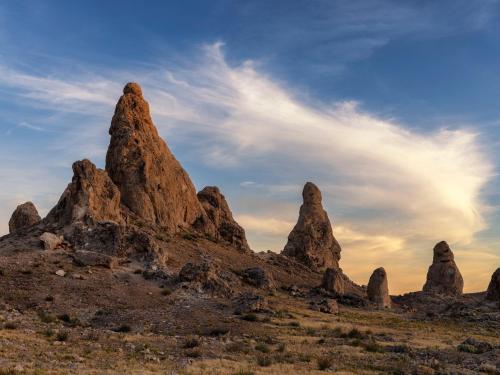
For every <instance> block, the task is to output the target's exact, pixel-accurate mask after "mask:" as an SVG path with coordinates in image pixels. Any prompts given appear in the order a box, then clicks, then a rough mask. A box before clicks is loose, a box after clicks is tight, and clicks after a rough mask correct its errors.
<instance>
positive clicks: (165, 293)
mask: <svg viewBox="0 0 500 375" xmlns="http://www.w3.org/2000/svg"><path fill="white" fill-rule="evenodd" d="M171 294H172V289H170V288H163V289H162V291H161V295H162V296H169V295H171Z"/></svg>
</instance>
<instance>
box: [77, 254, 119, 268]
mask: <svg viewBox="0 0 500 375" xmlns="http://www.w3.org/2000/svg"><path fill="white" fill-rule="evenodd" d="M71 257H72V258H73V262H74V263H75V264H76V265H77V266H79V267H87V266H98V267H105V268H109V269H112V268H114V267H115V266H116V265H117V264H118V263H117V259H116V258H115V257H112V256H109V255H106V254H102V253H97V252H95V251H86V250H77V251H75V252H74V253H73V254H72V255H71Z"/></svg>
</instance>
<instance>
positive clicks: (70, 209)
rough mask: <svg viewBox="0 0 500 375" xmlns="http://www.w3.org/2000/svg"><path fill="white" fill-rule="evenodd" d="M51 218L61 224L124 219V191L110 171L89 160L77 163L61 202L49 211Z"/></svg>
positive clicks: (88, 223)
mask: <svg viewBox="0 0 500 375" xmlns="http://www.w3.org/2000/svg"><path fill="white" fill-rule="evenodd" d="M47 220H48V221H49V222H55V223H58V224H60V225H70V224H76V223H82V224H87V225H92V224H95V223H97V222H100V221H114V222H116V223H122V222H123V219H122V216H121V211H120V191H119V190H118V188H117V187H116V186H115V184H113V181H111V179H110V178H109V177H108V175H107V173H106V172H105V171H103V170H102V169H98V168H96V166H95V165H94V164H92V163H91V162H90V161H89V160H81V161H77V162H75V163H74V164H73V180H72V181H71V183H70V184H69V185H68V187H67V188H66V190H65V191H64V193H63V195H62V196H61V198H60V199H59V202H58V203H57V205H56V206H55V207H54V208H53V209H52V210H51V211H50V212H49V214H48V215H47Z"/></svg>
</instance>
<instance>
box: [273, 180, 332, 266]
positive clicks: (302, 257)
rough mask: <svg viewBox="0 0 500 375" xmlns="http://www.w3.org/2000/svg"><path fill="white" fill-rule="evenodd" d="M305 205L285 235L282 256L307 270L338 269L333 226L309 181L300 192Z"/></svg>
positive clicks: (318, 191)
mask: <svg viewBox="0 0 500 375" xmlns="http://www.w3.org/2000/svg"><path fill="white" fill-rule="evenodd" d="M302 197H303V200H304V203H303V204H302V206H301V207H300V213H299V219H298V221H297V224H296V225H295V227H294V228H293V230H292V232H291V233H290V235H289V236H288V243H287V244H286V246H285V248H284V250H283V252H282V254H284V255H287V256H289V257H294V258H296V259H297V260H298V261H300V262H302V263H304V264H306V265H307V266H309V267H313V268H318V269H325V268H328V267H330V268H338V267H339V260H340V250H341V249H340V245H339V244H338V242H337V240H336V239H335V237H334V236H333V231H332V225H331V223H330V219H329V218H328V215H327V213H326V211H325V210H324V209H323V206H322V203H321V200H322V198H321V192H320V190H319V189H318V187H317V186H316V185H314V184H313V183H312V182H308V183H306V184H305V186H304V190H303V192H302Z"/></svg>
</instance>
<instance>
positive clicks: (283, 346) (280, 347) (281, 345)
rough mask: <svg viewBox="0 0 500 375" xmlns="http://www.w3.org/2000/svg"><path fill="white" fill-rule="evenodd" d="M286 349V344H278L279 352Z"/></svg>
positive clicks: (277, 349)
mask: <svg viewBox="0 0 500 375" xmlns="http://www.w3.org/2000/svg"><path fill="white" fill-rule="evenodd" d="M285 349H286V346H285V344H283V343H281V344H279V345H278V347H277V348H276V351H277V352H278V353H283V352H284V351H285Z"/></svg>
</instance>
